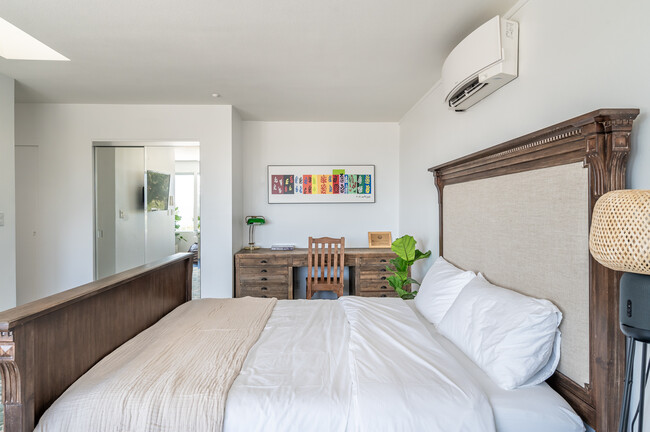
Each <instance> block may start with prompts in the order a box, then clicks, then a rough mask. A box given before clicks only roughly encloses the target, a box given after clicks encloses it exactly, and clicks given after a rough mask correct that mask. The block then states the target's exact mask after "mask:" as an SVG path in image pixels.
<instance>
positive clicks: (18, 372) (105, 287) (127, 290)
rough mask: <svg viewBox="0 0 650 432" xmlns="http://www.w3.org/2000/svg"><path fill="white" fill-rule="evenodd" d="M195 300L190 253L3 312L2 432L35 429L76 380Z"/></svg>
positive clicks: (0, 319)
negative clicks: (179, 308)
mask: <svg viewBox="0 0 650 432" xmlns="http://www.w3.org/2000/svg"><path fill="white" fill-rule="evenodd" d="M191 299H192V254H187V253H183V254H176V255H173V256H170V257H168V258H165V259H163V260H160V261H157V262H154V263H151V264H147V265H144V266H142V267H138V268H135V269H132V270H128V271H126V272H123V273H120V274H117V275H114V276H110V277H107V278H105V279H101V280H99V281H96V282H92V283H89V284H87V285H83V286H80V287H78V288H74V289H71V290H68V291H64V292H62V293H59V294H56V295H53V296H50V297H47V298H44V299H42V300H38V301H35V302H32V303H28V304H25V305H23V306H19V307H17V308H14V309H10V310H7V311H5V312H1V313H0V377H1V378H2V382H3V386H2V399H1V400H0V402H2V403H3V404H4V406H5V426H4V430H5V432H28V431H32V430H34V427H35V426H36V424H37V422H38V420H39V418H40V417H41V415H42V414H43V413H44V412H45V410H46V409H47V408H48V407H49V406H50V405H51V404H52V402H54V401H55V400H56V399H57V398H58V397H59V396H60V395H61V394H62V393H63V392H64V391H65V390H66V389H67V388H68V387H69V386H70V385H71V384H72V383H73V382H74V381H76V380H77V379H78V378H79V377H80V376H81V375H83V374H84V373H85V372H86V371H87V370H88V369H90V368H91V367H92V366H93V365H94V364H95V363H97V362H98V361H99V360H101V359H102V358H103V357H104V356H106V355H107V354H108V353H110V352H111V351H113V350H114V349H115V348H117V347H119V346H120V345H122V344H123V343H124V342H126V341H127V340H129V339H131V338H132V337H133V336H135V335H136V334H138V333H140V332H141V331H142V330H144V329H146V328H147V327H149V326H151V325H152V324H154V323H155V322H156V321H158V320H159V319H160V318H162V317H163V316H164V315H166V314H167V313H168V312H170V311H171V310H172V309H174V308H176V307H177V306H179V305H180V304H182V303H184V302H187V301H190V300H191Z"/></svg>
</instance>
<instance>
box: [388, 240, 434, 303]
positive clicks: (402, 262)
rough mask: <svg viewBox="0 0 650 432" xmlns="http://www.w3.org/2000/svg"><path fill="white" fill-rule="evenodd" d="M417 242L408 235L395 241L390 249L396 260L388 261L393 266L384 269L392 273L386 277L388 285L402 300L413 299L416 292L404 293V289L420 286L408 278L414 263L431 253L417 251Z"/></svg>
mask: <svg viewBox="0 0 650 432" xmlns="http://www.w3.org/2000/svg"><path fill="white" fill-rule="evenodd" d="M416 243H417V242H416V241H415V239H414V238H413V237H411V236H410V235H404V236H402V237H400V238H398V239H395V241H394V242H393V244H391V246H390V248H391V249H392V250H393V252H395V253H396V254H397V258H393V259H391V260H390V263H391V264H392V265H393V266H392V267H391V266H386V269H387V270H388V271H390V272H392V273H393V275H392V276H389V277H388V283H390V286H392V287H393V288H394V289H395V291H396V292H397V294H399V296H400V297H401V298H402V299H404V300H410V299H413V298H415V296H416V295H417V293H418V292H417V291H413V289H412V288H411V292H409V291H406V289H404V287H405V286H406V285H409V284H416V285H420V282H418V281H416V280H415V279H413V278H411V277H410V276H409V274H410V271H409V270H410V268H411V266H412V265H413V263H414V262H416V261H419V260H421V259H425V258H429V257H430V256H431V251H430V250H429V251H426V252H422V251H420V250H419V249H416V248H415V244H416Z"/></svg>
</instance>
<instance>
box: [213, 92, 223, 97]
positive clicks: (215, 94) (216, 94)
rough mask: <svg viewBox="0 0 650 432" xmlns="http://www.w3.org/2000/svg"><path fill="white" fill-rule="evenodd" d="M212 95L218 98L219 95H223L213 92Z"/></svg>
mask: <svg viewBox="0 0 650 432" xmlns="http://www.w3.org/2000/svg"><path fill="white" fill-rule="evenodd" d="M212 97H213V98H218V97H221V95H220V94H219V93H212Z"/></svg>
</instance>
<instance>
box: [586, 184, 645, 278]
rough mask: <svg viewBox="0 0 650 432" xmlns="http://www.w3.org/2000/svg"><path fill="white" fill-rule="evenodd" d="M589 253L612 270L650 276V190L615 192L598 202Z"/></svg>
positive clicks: (604, 196)
mask: <svg viewBox="0 0 650 432" xmlns="http://www.w3.org/2000/svg"><path fill="white" fill-rule="evenodd" d="M589 250H590V251H591V255H592V256H593V257H594V259H595V260H596V261H598V262H599V263H601V264H602V265H604V266H605V267H608V268H610V269H612V270H618V271H624V272H630V273H641V274H650V190H630V189H623V190H616V191H612V192H608V193H606V194H605V195H603V196H602V197H600V199H599V200H598V201H597V202H596V205H595V207H594V212H593V215H592V218H591V232H590V233H589Z"/></svg>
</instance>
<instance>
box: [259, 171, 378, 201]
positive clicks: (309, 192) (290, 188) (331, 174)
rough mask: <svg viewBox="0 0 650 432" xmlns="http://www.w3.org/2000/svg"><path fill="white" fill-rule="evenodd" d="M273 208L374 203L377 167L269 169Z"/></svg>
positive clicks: (269, 190) (269, 191) (269, 193)
mask: <svg viewBox="0 0 650 432" xmlns="http://www.w3.org/2000/svg"><path fill="white" fill-rule="evenodd" d="M268 197H269V204H309V203H374V202H375V166H374V165H269V166H268Z"/></svg>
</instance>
